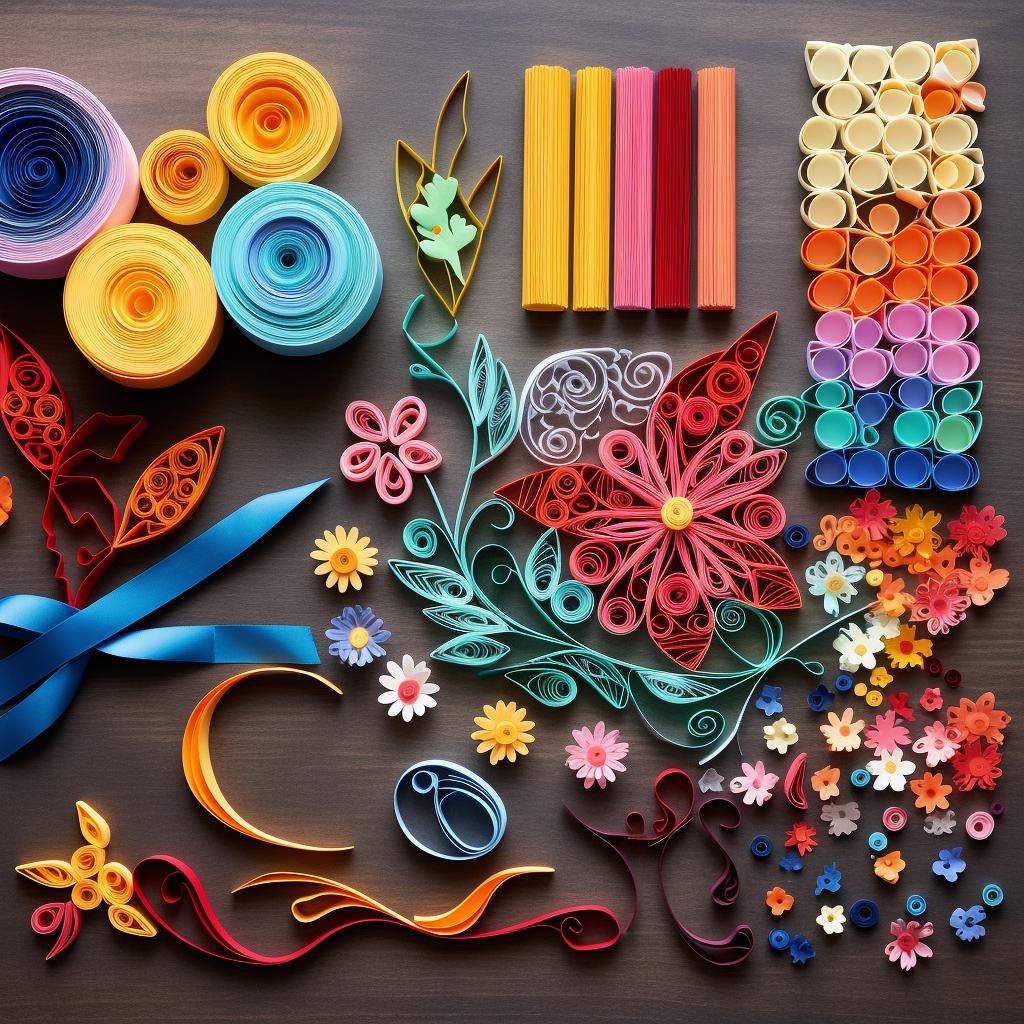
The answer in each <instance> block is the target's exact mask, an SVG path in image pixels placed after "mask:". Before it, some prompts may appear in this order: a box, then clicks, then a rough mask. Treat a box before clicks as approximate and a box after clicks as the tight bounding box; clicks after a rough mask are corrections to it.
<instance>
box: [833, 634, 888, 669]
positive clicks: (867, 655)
mask: <svg viewBox="0 0 1024 1024" xmlns="http://www.w3.org/2000/svg"><path fill="white" fill-rule="evenodd" d="M832 646H833V647H834V648H835V649H836V650H837V651H838V652H839V668H840V670H841V671H843V672H856V671H858V669H862V668H867V669H871V668H874V667H875V655H876V654H877V653H878V652H879V651H880V650H881V649H882V648H883V647H884V646H885V641H884V640H883V639H882V637H881V636H880V635H879V634H878V633H877V632H876V631H875V630H874V629H873V628H872V627H868V630H867V632H865V631H864V630H863V629H861V628H860V626H858V625H857V624H856V623H855V622H848V623H847V624H846V625H845V626H844V627H843V628H842V629H841V630H840V631H839V635H838V636H837V637H836V638H835V640H834V641H833V642H832Z"/></svg>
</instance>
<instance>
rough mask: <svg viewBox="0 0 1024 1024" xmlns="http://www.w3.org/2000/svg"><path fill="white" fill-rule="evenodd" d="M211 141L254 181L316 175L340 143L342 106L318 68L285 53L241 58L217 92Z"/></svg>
mask: <svg viewBox="0 0 1024 1024" xmlns="http://www.w3.org/2000/svg"><path fill="white" fill-rule="evenodd" d="M206 123H207V128H208V130H209V133H210V139H211V141H212V142H213V144H214V145H215V146H216V147H217V149H218V151H219V152H220V155H221V156H222V157H223V158H224V162H225V163H226V164H227V165H228V167H230V168H231V170H232V171H234V173H235V174H237V175H238V177H239V178H241V179H242V181H244V182H246V183H247V184H249V185H266V184H268V183H269V182H274V181H312V180H313V179H314V178H315V177H316V176H317V175H318V174H320V172H321V171H323V170H324V168H325V167H326V166H327V165H328V164H329V163H330V162H331V158H332V157H333V156H334V154H335V151H336V150H337V148H338V143H339V142H340V141H341V108H340V107H339V106H338V101H337V99H336V98H335V96H334V93H333V92H332V91H331V87H330V85H328V84H327V79H326V78H324V76H323V75H322V74H320V72H319V71H317V69H316V68H314V67H313V66H312V65H311V64H307V63H306V62H305V61H304V60H300V59H299V58H298V57H292V56H290V55H289V54H286V53H254V54H252V55H251V56H249V57H243V58H242V59H241V60H237V61H235V63H234V64H232V65H231V66H230V67H229V68H227V69H226V70H225V71H224V72H222V73H221V76H220V77H219V78H218V79H217V81H216V82H215V83H214V85H213V89H212V90H211V91H210V98H209V100H208V102H207V105H206Z"/></svg>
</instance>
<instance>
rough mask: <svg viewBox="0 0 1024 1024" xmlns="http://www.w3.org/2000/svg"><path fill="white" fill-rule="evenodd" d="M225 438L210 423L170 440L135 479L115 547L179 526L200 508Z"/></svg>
mask: <svg viewBox="0 0 1024 1024" xmlns="http://www.w3.org/2000/svg"><path fill="white" fill-rule="evenodd" d="M223 440H224V428H223V427H210V428H209V429H207V430H201V431H200V432H199V433H198V434H193V435H192V436H191V437H186V438H185V439H184V440H183V441H179V442H178V443H177V444H173V445H171V447H170V448H168V449H167V451H165V452H163V453H162V454H161V455H159V456H157V458H155V459H154V460H153V461H152V462H151V463H150V464H149V466H148V467H147V468H146V470H145V472H144V473H143V474H142V476H140V477H139V479H138V480H137V481H136V483H135V486H134V487H133V488H132V492H131V494H130V495H129V497H128V501H127V503H126V505H125V511H124V518H123V519H122V520H121V526H120V529H119V530H118V531H117V536H116V537H115V538H114V545H113V546H114V549H115V550H117V549H120V548H127V547H132V546H133V545H136V544H146V543H148V542H149V541H151V540H155V539H156V538H157V537H162V536H164V535H165V534H167V533H170V532H171V531H172V530H176V529H177V528H178V527H179V526H181V525H182V524H183V523H184V522H185V521H186V520H187V519H188V518H189V516H191V515H192V513H193V512H195V510H196V509H197V508H198V507H199V503H200V502H201V501H202V500H203V498H204V497H205V496H206V492H207V491H208V490H209V488H210V484H211V482H212V481H213V474H214V472H215V471H216V469H217V462H218V460H219V459H220V449H221V444H222V443H223Z"/></svg>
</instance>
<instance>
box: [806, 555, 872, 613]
mask: <svg viewBox="0 0 1024 1024" xmlns="http://www.w3.org/2000/svg"><path fill="white" fill-rule="evenodd" d="M864 573H865V569H864V566H862V565H850V566H847V565H845V564H844V563H843V560H842V558H841V557H840V555H839V554H838V552H836V551H830V552H829V553H828V554H827V555H826V556H825V559H824V561H821V562H815V563H814V565H810V566H808V567H807V569H806V571H805V572H804V578H805V579H806V580H807V588H808V590H809V592H810V593H811V594H812V595H813V596H814V597H821V598H824V600H823V602H822V603H823V604H824V606H825V611H826V612H828V613H829V615H838V614H839V602H840V601H842V602H843V603H844V604H849V603H850V599H851V598H853V597H856V595H857V588H856V587H855V586H854V583H858V582H860V580H862V579H864Z"/></svg>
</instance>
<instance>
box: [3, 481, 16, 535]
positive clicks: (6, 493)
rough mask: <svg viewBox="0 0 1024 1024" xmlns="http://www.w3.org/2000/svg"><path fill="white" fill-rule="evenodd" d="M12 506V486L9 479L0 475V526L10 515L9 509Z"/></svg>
mask: <svg viewBox="0 0 1024 1024" xmlns="http://www.w3.org/2000/svg"><path fill="white" fill-rule="evenodd" d="M12 508H14V488H13V487H11V481H10V480H9V479H8V478H7V477H5V476H0V526H3V525H4V523H6V522H7V520H8V519H10V517H11V509H12Z"/></svg>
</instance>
